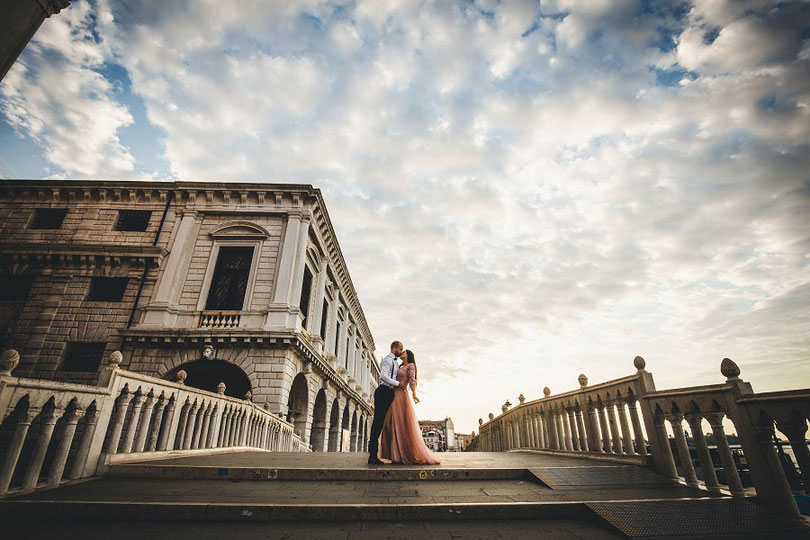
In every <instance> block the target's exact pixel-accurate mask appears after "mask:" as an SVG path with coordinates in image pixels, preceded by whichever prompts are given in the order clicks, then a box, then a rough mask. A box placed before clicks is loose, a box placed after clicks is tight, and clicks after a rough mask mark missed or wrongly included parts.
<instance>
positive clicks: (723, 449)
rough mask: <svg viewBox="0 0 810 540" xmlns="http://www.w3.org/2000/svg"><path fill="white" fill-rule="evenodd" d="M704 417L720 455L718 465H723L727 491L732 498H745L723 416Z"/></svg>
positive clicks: (716, 414)
mask: <svg viewBox="0 0 810 540" xmlns="http://www.w3.org/2000/svg"><path fill="white" fill-rule="evenodd" d="M705 417H706V420H707V421H708V422H709V425H710V426H711V427H712V434H713V435H714V443H715V444H716V445H717V452H718V453H719V454H720V463H721V464H722V465H723V473H724V474H725V477H726V483H727V484H728V489H729V491H730V492H731V495H732V496H734V497H745V490H744V489H743V485H742V482H741V481H740V473H739V471H738V470H737V465H736V463H734V456H733V455H732V454H731V448H729V447H728V440H727V439H726V431H725V428H723V414H722V413H710V414H707V415H705Z"/></svg>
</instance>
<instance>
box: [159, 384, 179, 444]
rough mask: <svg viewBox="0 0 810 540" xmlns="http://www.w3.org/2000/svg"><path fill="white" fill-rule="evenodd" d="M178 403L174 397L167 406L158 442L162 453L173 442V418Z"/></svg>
mask: <svg viewBox="0 0 810 540" xmlns="http://www.w3.org/2000/svg"><path fill="white" fill-rule="evenodd" d="M176 403H177V401H176V400H175V399H174V397H172V398H169V403H168V404H167V405H166V413H165V414H164V421H163V423H162V424H161V425H160V435H159V436H158V440H157V449H158V450H160V451H163V450H166V448H167V447H168V446H169V441H170V440H171V433H170V432H169V431H170V430H171V426H172V418H173V417H174V408H175V405H176Z"/></svg>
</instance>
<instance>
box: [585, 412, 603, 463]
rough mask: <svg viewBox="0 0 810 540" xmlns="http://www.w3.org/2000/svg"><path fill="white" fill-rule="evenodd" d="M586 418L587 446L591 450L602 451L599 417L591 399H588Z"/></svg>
mask: <svg viewBox="0 0 810 540" xmlns="http://www.w3.org/2000/svg"><path fill="white" fill-rule="evenodd" d="M587 408H588V412H587V415H588V416H587V418H585V419H584V420H585V429H586V430H587V432H588V436H589V437H590V439H588V448H590V450H591V452H601V451H602V440H601V439H600V437H599V418H598V416H597V412H596V405H595V404H594V403H593V401H591V400H588V403H587Z"/></svg>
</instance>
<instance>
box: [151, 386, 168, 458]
mask: <svg viewBox="0 0 810 540" xmlns="http://www.w3.org/2000/svg"><path fill="white" fill-rule="evenodd" d="M165 408H166V399H165V398H164V397H163V396H160V398H158V400H157V402H156V403H155V407H154V411H153V413H152V415H153V416H154V421H153V422H152V424H151V425H150V426H149V435H148V436H147V438H146V451H147V452H154V451H155V449H156V448H157V442H158V437H159V436H160V427H161V425H162V423H163V409H165Z"/></svg>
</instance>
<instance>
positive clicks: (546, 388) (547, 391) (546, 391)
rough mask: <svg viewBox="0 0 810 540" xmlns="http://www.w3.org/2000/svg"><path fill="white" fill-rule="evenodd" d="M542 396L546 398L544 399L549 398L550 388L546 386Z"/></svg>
mask: <svg viewBox="0 0 810 540" xmlns="http://www.w3.org/2000/svg"><path fill="white" fill-rule="evenodd" d="M543 395H544V396H546V397H548V396H550V395H551V388H549V387H548V386H546V387H545V388H543Z"/></svg>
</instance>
